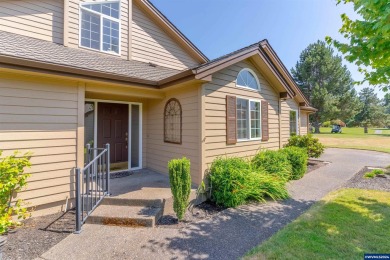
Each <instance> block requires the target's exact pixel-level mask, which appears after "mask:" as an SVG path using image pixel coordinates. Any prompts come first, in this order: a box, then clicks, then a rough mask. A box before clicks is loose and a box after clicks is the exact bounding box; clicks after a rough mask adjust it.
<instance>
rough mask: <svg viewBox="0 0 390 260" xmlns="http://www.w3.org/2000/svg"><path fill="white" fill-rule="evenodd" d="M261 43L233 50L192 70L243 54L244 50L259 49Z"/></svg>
mask: <svg viewBox="0 0 390 260" xmlns="http://www.w3.org/2000/svg"><path fill="white" fill-rule="evenodd" d="M261 42H262V41H260V42H256V43H253V44H251V45H248V46H245V47H243V48H241V49H238V50H235V51H233V52H230V53H228V54H224V55H222V56H220V57H218V58H215V59H212V60H210V61H208V62H206V63H203V64H201V65H199V66H196V67H194V68H193V69H200V68H203V67H205V66H208V65H211V64H213V63H215V62H218V61H220V60H223V59H225V58H228V57H230V56H233V55H234V54H237V53H240V52H243V51H245V50H249V49H252V48H253V47H258V48H259V47H260V44H261Z"/></svg>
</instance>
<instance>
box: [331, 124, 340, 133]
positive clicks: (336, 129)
mask: <svg viewBox="0 0 390 260" xmlns="http://www.w3.org/2000/svg"><path fill="white" fill-rule="evenodd" d="M331 133H332V134H333V133H336V134H337V133H339V134H341V133H342V130H341V125H333V126H332V131H331Z"/></svg>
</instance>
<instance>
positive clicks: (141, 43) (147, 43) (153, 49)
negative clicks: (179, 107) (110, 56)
mask: <svg viewBox="0 0 390 260" xmlns="http://www.w3.org/2000/svg"><path fill="white" fill-rule="evenodd" d="M131 54H132V58H133V59H134V60H138V61H143V62H152V63H155V64H158V65H161V66H164V67H168V68H172V69H178V70H184V69H186V68H189V67H193V66H195V65H197V64H198V63H197V62H196V61H195V60H194V59H193V58H191V56H189V55H188V54H187V53H186V52H185V51H184V50H183V48H181V47H180V46H179V45H178V44H177V43H176V42H175V41H174V40H173V39H172V38H171V37H170V36H169V35H168V34H167V33H166V32H164V31H163V30H162V29H161V28H160V27H159V26H158V25H157V24H156V23H155V22H154V21H152V20H151V19H150V18H149V17H148V16H147V15H146V14H145V13H144V12H143V11H142V10H140V8H139V7H138V6H136V5H133V25H132V53H131Z"/></svg>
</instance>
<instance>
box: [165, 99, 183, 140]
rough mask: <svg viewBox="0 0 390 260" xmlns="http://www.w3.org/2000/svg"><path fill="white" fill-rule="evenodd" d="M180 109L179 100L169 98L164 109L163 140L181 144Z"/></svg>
mask: <svg viewBox="0 0 390 260" xmlns="http://www.w3.org/2000/svg"><path fill="white" fill-rule="evenodd" d="M181 120H182V110H181V105H180V102H179V100H177V99H176V98H171V99H170V100H168V101H167V103H166V104H165V109H164V142H167V143H174V144H181V132H182V130H181Z"/></svg>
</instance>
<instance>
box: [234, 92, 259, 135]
mask: <svg viewBox="0 0 390 260" xmlns="http://www.w3.org/2000/svg"><path fill="white" fill-rule="evenodd" d="M236 99H243V100H247V101H248V111H247V112H248V113H247V121H248V129H247V132H248V136H249V138H241V139H239V138H238V132H237V133H236V135H237V136H236V137H237V142H247V141H256V140H261V139H262V129H263V125H262V122H261V118H262V114H261V100H260V99H251V98H245V97H238V96H237V97H236ZM250 102H258V103H259V104H260V111H259V112H260V113H259V114H260V118H259V120H260V136H259V137H255V138H252V131H251V129H252V120H251V115H250V112H251V109H250V106H251V105H250ZM236 111H237V101H236ZM236 128H237V117H236ZM237 129H238V128H237Z"/></svg>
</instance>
